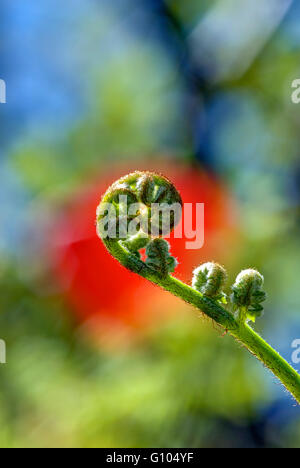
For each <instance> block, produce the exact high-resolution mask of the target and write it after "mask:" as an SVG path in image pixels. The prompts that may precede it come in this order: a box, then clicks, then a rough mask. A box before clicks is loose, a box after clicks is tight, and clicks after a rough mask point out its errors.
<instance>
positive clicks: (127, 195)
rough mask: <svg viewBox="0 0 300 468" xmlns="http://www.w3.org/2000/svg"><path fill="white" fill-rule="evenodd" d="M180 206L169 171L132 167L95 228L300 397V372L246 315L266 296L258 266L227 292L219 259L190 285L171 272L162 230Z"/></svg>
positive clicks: (132, 264)
mask: <svg viewBox="0 0 300 468" xmlns="http://www.w3.org/2000/svg"><path fill="white" fill-rule="evenodd" d="M161 207H163V208H165V209H166V210H165V211H164V209H161ZM181 207H182V200H181V197H180V194H179V193H178V191H177V190H176V188H175V187H174V185H173V184H172V183H171V182H170V181H169V180H168V179H167V178H166V177H164V176H162V175H160V174H155V173H151V172H134V173H131V174H129V175H126V176H125V177H122V178H121V179H119V180H118V181H117V182H115V183H114V184H112V185H111V187H109V188H108V190H107V191H106V193H105V194H104V195H103V197H102V200H101V202H100V204H99V206H98V209H97V232H98V235H99V237H100V238H101V239H102V241H103V243H104V244H105V246H106V248H107V249H108V251H109V252H110V253H111V255H112V256H114V257H115V258H116V259H117V260H118V261H119V262H120V263H121V264H122V265H123V266H125V267H126V268H128V269H129V270H131V271H133V272H135V273H137V274H139V275H141V276H143V277H144V278H146V279H147V280H149V281H151V282H152V283H154V284H156V285H158V286H160V287H161V288H163V289H165V290H167V291H169V292H171V293H172V294H174V295H175V296H177V297H179V298H181V299H182V300H184V301H185V302H187V303H189V304H191V305H193V306H194V307H196V308H197V309H199V310H200V311H201V312H203V313H204V314H206V315H207V316H208V317H210V318H211V319H212V320H214V321H215V322H216V323H217V324H219V325H220V326H222V327H223V328H224V329H225V330H226V331H227V332H229V333H230V334H231V335H232V336H233V337H234V338H235V339H236V340H237V341H238V342H240V343H241V344H242V345H243V346H244V347H245V348H247V349H248V350H249V351H250V352H251V353H252V354H254V355H255V356H256V357H257V358H258V359H259V360H260V361H261V362H262V363H263V364H264V365H265V366H266V367H268V368H269V369H270V370H271V371H272V372H273V373H274V375H275V376H276V377H277V378H278V379H279V380H280V381H281V382H282V383H283V385H284V386H285V387H286V389H287V390H288V391H289V392H290V393H291V394H292V395H293V396H294V398H295V399H296V401H297V402H298V403H300V376H299V374H298V373H297V372H296V371H295V370H294V369H293V368H292V367H291V366H290V365H289V364H288V363H287V362H286V361H285V360H284V359H283V358H282V357H281V356H280V355H279V354H278V353H277V352H276V351H275V350H274V349H273V348H272V347H271V346H270V345H269V344H268V343H267V342H266V341H265V340H264V339H263V338H261V337H260V336H259V335H258V334H257V333H256V332H255V331H254V330H253V329H252V328H251V327H250V326H249V325H248V321H250V320H251V321H255V319H256V318H257V317H259V316H260V315H261V314H262V311H263V306H262V302H263V301H264V300H265V298H266V294H265V292H264V290H263V284H264V278H263V276H262V275H261V274H260V273H259V272H258V271H257V270H255V269H248V270H243V271H242V272H241V273H240V274H239V275H238V276H237V278H236V281H235V283H234V285H233V286H232V294H231V296H230V297H229V298H228V297H227V296H226V294H225V293H224V291H223V288H224V286H225V282H226V279H227V273H226V271H225V269H224V268H223V267H222V266H221V265H219V264H217V263H215V262H208V263H205V264H203V265H200V266H199V267H198V268H196V269H195V270H194V275H193V280H192V286H189V285H187V284H185V283H183V282H181V281H179V280H178V279H176V278H175V277H174V276H172V275H170V273H172V272H174V270H175V268H176V265H177V260H176V259H175V258H174V257H172V255H171V254H170V246H169V244H168V242H166V241H165V240H164V239H163V238H162V236H165V235H166V234H168V233H169V232H170V231H171V230H172V229H173V228H174V227H175V226H176V224H177V223H178V222H179V220H180V213H181V211H180V210H181ZM171 208H172V209H171ZM164 212H167V214H168V216H167V217H165V216H164ZM166 220H167V222H166ZM144 248H146V256H147V257H146V260H145V261H142V259H141V256H140V250H141V249H144ZM141 308H142V303H141Z"/></svg>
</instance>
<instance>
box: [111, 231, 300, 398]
mask: <svg viewBox="0 0 300 468" xmlns="http://www.w3.org/2000/svg"><path fill="white" fill-rule="evenodd" d="M103 242H104V244H105V245H106V247H107V249H108V250H109V252H110V253H111V254H112V255H113V256H114V257H115V258H116V259H117V260H118V261H119V262H120V263H121V264H122V265H123V266H125V267H126V268H128V269H129V270H131V271H133V272H134V273H138V274H139V275H141V276H143V277H144V278H146V279H147V280H149V281H151V282H152V283H154V284H156V285H158V286H160V287H161V288H163V289H165V290H166V291H169V292H171V293H172V294H174V295H175V296H177V297H180V298H181V299H182V300H184V301H185V302H187V303H188V304H191V305H193V306H194V307H196V308H197V309H199V310H200V311H201V312H203V313H204V314H206V315H207V316H208V317H209V318H211V319H212V320H214V321H215V322H216V323H217V324H219V325H220V326H222V327H223V328H224V329H225V330H226V331H228V332H229V333H230V334H231V335H232V336H233V337H234V338H235V339H236V340H237V341H238V342H240V343H241V344H242V345H243V346H244V347H245V348H247V349H248V350H249V351H250V352H251V353H252V354H253V355H255V356H256V357H257V359H259V360H260V361H261V362H262V363H263V364H264V365H265V366H266V367H267V368H268V369H270V370H271V371H272V372H273V374H274V375H275V376H276V377H277V378H278V379H279V380H280V381H281V382H282V384H283V385H284V386H285V388H286V389H287V390H288V391H289V392H290V393H291V394H292V395H293V396H294V398H295V399H296V401H297V402H298V403H299V404H300V375H299V374H298V373H297V372H296V371H295V370H294V369H293V368H292V366H290V365H289V364H288V362H287V361H285V360H284V359H283V358H282V357H281V356H280V355H279V354H278V353H277V352H276V351H275V350H274V349H273V348H272V347H271V346H270V345H269V344H268V343H267V342H266V341H265V340H264V339H263V338H261V337H260V336H259V335H258V334H257V333H256V332H255V331H254V330H253V329H252V328H250V327H249V326H248V325H247V324H245V323H243V322H241V321H239V320H236V319H235V317H234V316H233V314H231V313H230V312H228V311H227V310H226V309H224V308H223V307H222V306H221V305H219V304H218V303H217V302H216V301H214V300H212V299H210V298H209V297H207V296H204V295H202V294H201V293H200V292H198V291H196V290H194V289H193V288H191V287H190V286H188V285H187V284H185V283H183V282H181V281H179V280H178V279H176V278H174V277H173V276H170V275H167V276H161V275H159V274H158V273H157V272H156V271H155V270H153V269H152V268H149V267H148V266H147V265H146V264H145V263H144V262H142V261H141V260H139V259H138V258H137V257H136V256H135V255H133V254H132V253H131V252H130V251H129V250H128V249H127V248H126V247H125V246H124V244H122V241H116V240H111V239H106V240H103Z"/></svg>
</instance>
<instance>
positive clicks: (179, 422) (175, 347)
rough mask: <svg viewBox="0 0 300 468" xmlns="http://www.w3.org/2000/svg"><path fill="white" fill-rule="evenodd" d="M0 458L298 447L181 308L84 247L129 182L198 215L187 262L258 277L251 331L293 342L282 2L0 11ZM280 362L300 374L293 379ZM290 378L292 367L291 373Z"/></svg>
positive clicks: (201, 324) (234, 357)
mask: <svg viewBox="0 0 300 468" xmlns="http://www.w3.org/2000/svg"><path fill="white" fill-rule="evenodd" d="M0 11H1V15H0V18H1V20H0V21H1V28H0V78H2V79H4V80H5V81H6V84H7V103H6V104H3V105H2V104H1V105H0V115H1V126H0V135H1V145H0V203H1V205H0V206H1V207H0V338H2V339H4V340H5V341H6V345H7V364H6V365H0V445H1V446H2V447H298V446H299V445H300V421H299V416H300V410H299V409H298V408H297V407H296V406H295V403H294V401H293V400H292V398H291V397H290V396H289V395H287V394H286V393H285V391H284V389H283V388H282V387H281V386H280V385H279V384H278V383H277V382H276V381H275V379H274V378H273V377H272V376H271V375H270V374H269V372H268V371H267V370H266V369H264V368H263V367H262V366H261V364H260V363H258V362H256V360H255V359H254V358H253V357H252V356H251V355H250V354H248V353H246V352H245V351H244V350H243V349H241V348H240V347H239V346H238V345H237V344H236V343H234V342H233V340H232V339H231V338H230V337H228V336H224V337H222V331H221V330H219V329H217V328H216V327H213V326H212V324H211V323H210V321H209V320H205V319H204V318H203V317H200V316H199V315H198V314H197V312H195V311H194V310H193V309H192V308H190V307H187V306H185V305H184V304H183V303H181V301H179V300H177V299H175V298H173V297H172V296H170V295H169V294H167V293H165V292H162V291H160V290H158V289H156V288H155V287H154V286H152V285H150V284H147V283H146V282H145V281H144V280H142V279H140V278H138V277H135V276H134V275H131V274H130V273H128V272H127V271H125V270H124V269H123V268H122V267H121V266H119V265H118V264H117V263H116V262H115V261H114V260H113V259H111V258H110V257H109V255H108V254H107V253H106V252H105V250H104V248H103V246H102V244H101V242H100V241H99V240H98V239H97V237H96V235H95V226H94V218H95V209H96V206H97V203H98V201H99V199H100V196H101V194H102V192H103V191H104V190H105V189H106V187H107V186H108V184H109V183H111V182H112V181H113V180H114V179H116V178H117V177H118V176H119V175H123V174H125V173H127V172H128V171H129V170H132V169H136V168H137V169H143V168H144V169H148V168H152V169H156V170H160V171H162V172H163V173H165V174H166V175H167V176H169V177H170V178H172V179H173V180H174V182H175V183H176V185H177V186H178V188H179V189H180V190H181V193H182V196H183V199H184V201H190V202H194V203H195V202H204V203H205V210H206V211H205V216H206V221H205V223H206V224H205V235H206V240H205V246H204V248H203V249H201V250H199V251H186V250H185V249H184V240H182V241H176V242H174V243H173V242H172V251H173V252H174V254H175V255H176V256H177V257H178V258H179V261H180V266H179V268H178V273H177V275H178V276H179V277H180V278H182V279H184V280H186V281H189V280H190V278H191V273H192V269H193V267H195V266H198V265H199V263H201V262H203V261H207V260H211V259H215V260H217V261H219V262H221V263H223V264H225V265H226V267H227V268H228V271H229V276H230V281H229V285H228V287H230V282H231V283H232V281H233V280H234V277H235V275H236V274H237V273H238V272H239V271H240V269H242V268H245V267H257V268H259V270H261V272H262V273H263V274H264V275H265V279H266V290H267V292H268V301H267V303H266V309H265V315H264V316H263V318H261V319H260V320H259V321H258V322H257V324H256V325H255V328H256V329H257V330H258V332H260V333H262V334H263V335H264V337H265V338H266V339H268V340H269V341H270V342H271V343H272V345H274V347H275V348H276V349H278V350H279V351H280V352H281V353H282V355H283V356H284V357H285V358H286V359H287V360H288V361H289V362H291V356H292V352H293V349H292V347H291V344H292V342H293V340H295V339H299V338H300V315H299V314H300V295H299V264H300V241H299V199H300V189H299V181H300V164H299V143H300V136H299V135H300V132H299V130H300V105H295V104H292V102H291V92H292V90H291V83H292V81H293V80H294V79H296V78H300V63H299V52H300V29H299V21H300V5H299V2H297V1H296V0H294V1H292V0H239V1H238V2H237V1H236V0H201V1H200V0H187V1H185V2H183V1H182V0H114V1H113V2H112V1H108V0H73V1H72V2H71V1H65V2H61V1H59V0H42V1H39V2H37V1H35V0H27V1H26V2H24V1H23V0H14V1H11V0H2V2H1V7H0ZM296 368H297V366H296ZM298 370H299V366H298Z"/></svg>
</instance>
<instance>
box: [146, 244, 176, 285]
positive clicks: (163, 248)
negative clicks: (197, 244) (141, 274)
mask: <svg viewBox="0 0 300 468" xmlns="http://www.w3.org/2000/svg"><path fill="white" fill-rule="evenodd" d="M146 255H147V259H146V265H147V266H149V267H150V268H152V269H154V270H156V272H157V273H159V274H160V275H161V276H163V277H165V276H167V275H168V274H169V273H171V272H173V271H174V270H175V268H176V266H177V260H176V259H175V258H174V257H172V256H171V255H170V245H169V243H168V242H167V241H165V240H164V239H161V238H157V239H153V240H152V241H151V242H150V243H149V244H148V246H147V248H146Z"/></svg>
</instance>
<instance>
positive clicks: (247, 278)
mask: <svg viewBox="0 0 300 468" xmlns="http://www.w3.org/2000/svg"><path fill="white" fill-rule="evenodd" d="M263 286H264V277H263V275H262V274H260V273H259V272H258V271H257V270H254V269H252V268H249V269H247V270H243V271H241V272H240V273H239V275H238V276H237V278H236V280H235V283H234V285H233V286H232V291H233V293H232V296H231V299H232V302H233V305H234V308H235V309H236V310H237V309H238V310H239V311H240V319H241V320H245V321H246V320H252V322H255V320H256V318H257V317H260V316H261V315H262V312H263V310H264V308H263V306H262V305H261V304H262V302H264V301H265V299H266V293H265V291H264V290H263Z"/></svg>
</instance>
